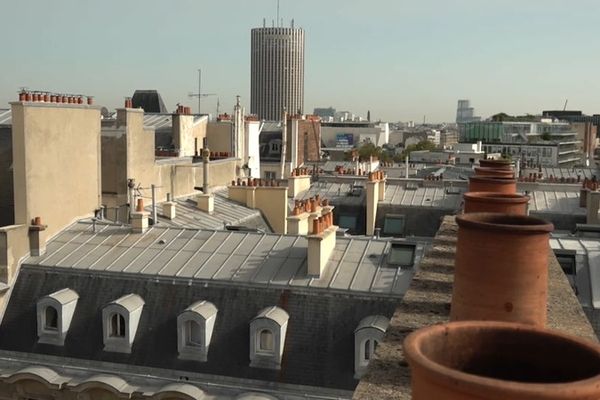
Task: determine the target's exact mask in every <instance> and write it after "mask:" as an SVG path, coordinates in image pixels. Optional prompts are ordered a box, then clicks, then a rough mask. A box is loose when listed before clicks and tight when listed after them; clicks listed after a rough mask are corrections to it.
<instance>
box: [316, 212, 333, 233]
mask: <svg viewBox="0 0 600 400" xmlns="http://www.w3.org/2000/svg"><path fill="white" fill-rule="evenodd" d="M332 225H333V211H329V212H328V213H326V214H323V215H322V216H320V217H319V218H315V219H313V226H312V228H313V229H312V234H313V235H321V234H322V233H323V231H324V230H325V229H328V228H329V227H331V226H332Z"/></svg>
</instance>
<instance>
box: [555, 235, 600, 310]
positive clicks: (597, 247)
mask: <svg viewBox="0 0 600 400" xmlns="http://www.w3.org/2000/svg"><path fill="white" fill-rule="evenodd" d="M550 247H551V248H552V249H553V250H572V251H574V252H575V263H576V274H575V277H574V283H575V286H576V287H577V297H578V298H579V301H580V302H581V304H582V305H583V306H586V307H593V308H595V309H600V239H598V238H577V237H564V236H563V237H560V236H558V235H555V236H554V237H553V238H552V239H550Z"/></svg>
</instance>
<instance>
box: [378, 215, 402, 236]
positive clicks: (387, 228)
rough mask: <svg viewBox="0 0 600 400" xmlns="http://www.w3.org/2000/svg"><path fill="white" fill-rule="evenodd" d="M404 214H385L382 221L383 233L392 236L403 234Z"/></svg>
mask: <svg viewBox="0 0 600 400" xmlns="http://www.w3.org/2000/svg"><path fill="white" fill-rule="evenodd" d="M405 223H406V220H405V217H404V215H392V214H388V215H386V216H385V220H384V222H383V234H384V235H393V236H403V235H404V227H405Z"/></svg>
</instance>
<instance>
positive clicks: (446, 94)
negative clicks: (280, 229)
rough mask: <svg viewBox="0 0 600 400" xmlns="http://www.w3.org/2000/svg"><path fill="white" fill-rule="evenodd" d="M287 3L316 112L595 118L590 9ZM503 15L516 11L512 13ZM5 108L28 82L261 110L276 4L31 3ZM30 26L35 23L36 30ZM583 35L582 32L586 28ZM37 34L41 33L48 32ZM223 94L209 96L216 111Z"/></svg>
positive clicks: (113, 102)
mask: <svg viewBox="0 0 600 400" xmlns="http://www.w3.org/2000/svg"><path fill="white" fill-rule="evenodd" d="M576 3H577V4H576V5H575V4H574V3H572V2H571V3H567V2H564V1H544V2H542V1H530V2H528V3H526V4H522V3H520V2H517V1H506V2H502V3H498V4H496V5H495V6H490V5H489V4H480V2H476V1H472V0H463V1H459V2H456V3H453V4H440V3H439V2H435V1H432V0H431V1H425V2H420V3H419V4H412V3H410V2H405V1H402V2H391V1H380V2H377V3H375V4H371V3H369V4H365V3H364V2H358V1H347V2H341V1H331V2H327V3H324V4H323V3H318V2H316V1H312V0H309V1H306V2H302V3H301V4H296V3H293V2H285V1H282V2H281V14H280V16H281V18H283V20H284V25H286V26H287V25H289V22H290V20H291V19H292V18H293V19H295V23H296V26H298V27H302V28H303V29H304V30H305V32H306V50H305V54H306V67H305V68H306V69H305V107H304V108H305V111H306V112H310V111H312V109H313V108H314V107H328V106H333V107H335V108H336V109H338V110H349V111H352V112H354V113H355V114H358V115H363V116H366V113H367V110H371V115H372V119H373V120H377V119H383V120H389V121H396V120H403V121H408V120H414V121H416V122H421V121H422V120H423V116H424V115H426V119H427V121H430V122H439V121H446V122H451V121H453V120H454V118H455V113H456V101H457V100H458V99H461V98H465V99H470V100H471V103H472V105H473V107H475V110H476V112H477V114H478V115H481V116H482V117H483V118H486V117H488V116H489V115H491V114H494V113H497V112H507V113H509V114H515V113H517V114H521V113H540V112H541V111H542V110H543V109H562V107H563V105H564V102H565V100H566V99H568V100H569V103H568V108H570V109H580V110H583V111H584V112H585V113H588V114H593V113H597V112H598V110H597V109H596V108H595V107H596V106H595V101H594V100H595V99H594V97H593V96H594V93H595V92H596V91H597V90H598V89H599V88H600V87H599V86H600V84H598V83H597V82H596V81H595V79H594V72H595V71H594V65H595V64H596V61H597V57H598V56H597V55H595V54H593V52H591V51H590V47H589V39H590V38H593V37H595V36H597V34H598V33H599V32H598V31H599V30H600V28H598V27H597V24H596V23H595V21H594V19H593V16H594V15H595V14H596V13H595V12H594V11H600V4H597V3H596V2H593V1H588V0H580V1H577V2H576ZM500 6H502V7H500ZM4 11H5V13H4V15H5V16H7V18H6V21H5V23H4V24H3V25H2V27H0V32H1V33H2V34H3V37H5V38H11V41H12V42H11V43H10V44H8V45H5V46H4V47H5V51H4V61H5V62H4V74H1V77H0V102H1V103H2V105H1V106H0V107H2V108H6V107H8V102H9V101H11V99H13V98H14V95H15V92H16V91H17V90H18V89H19V87H20V86H27V87H29V88H31V89H40V90H52V91H65V92H69V91H79V90H85V94H90V95H93V96H96V99H97V101H98V103H99V104H102V105H106V106H107V107H109V108H114V107H117V106H121V105H122V99H123V97H125V96H131V95H132V94H133V91H134V90H135V89H156V90H158V91H159V92H160V93H161V94H162V96H163V98H164V99H165V103H166V104H167V108H168V109H169V110H172V109H174V107H175V104H176V103H177V102H183V103H185V104H188V105H191V106H194V109H195V108H196V107H195V106H196V100H195V99H191V98H188V97H187V95H188V93H190V92H195V91H196V89H197V69H198V68H202V71H203V84H202V86H203V91H205V92H210V93H217V94H218V100H219V101H220V104H221V108H220V110H221V111H222V112H223V111H227V112H230V111H231V110H232V108H233V104H234V102H235V95H238V94H239V95H241V96H242V103H243V105H244V106H245V107H246V110H247V111H249V108H250V29H251V28H255V27H260V26H262V21H263V17H264V18H266V19H267V26H270V21H271V20H272V19H274V18H275V13H276V1H275V0H269V1H266V0H265V1H261V2H252V3H251V4H248V3H246V2H240V1H233V0H229V1H226V2H216V1H212V2H205V3H204V4H202V5H200V4H198V3H195V2H192V1H188V0H184V1H180V2H178V3H176V5H173V4H171V3H158V2H142V1H130V2H127V3H126V4H121V3H120V2H115V1H111V0H109V1H107V2H103V3H102V4H93V3H92V4H81V3H79V2H76V1H74V0H64V1H61V2H60V3H46V2H42V1H35V0H28V1H22V2H16V1H13V2H10V3H9V4H6V5H5V7H4ZM23 21H26V23H24V22H23ZM574 26H576V27H577V29H573V28H572V27H574ZM34 27H35V28H36V29H34ZM216 103H217V98H214V97H213V98H206V99H204V100H203V110H205V111H207V112H211V113H213V114H214V112H215V106H216Z"/></svg>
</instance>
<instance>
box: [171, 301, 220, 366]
mask: <svg viewBox="0 0 600 400" xmlns="http://www.w3.org/2000/svg"><path fill="white" fill-rule="evenodd" d="M216 319H217V307H215V305H214V304H213V303H211V302H209V301H198V302H196V303H194V304H192V305H191V306H189V307H188V308H186V309H185V310H184V311H183V312H182V313H181V314H179V316H178V317H177V350H178V351H179V358H180V359H182V360H193V361H203V362H204V361H206V360H207V357H208V350H209V347H210V340H211V338H212V333H213V328H214V326H215V321H216Z"/></svg>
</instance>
